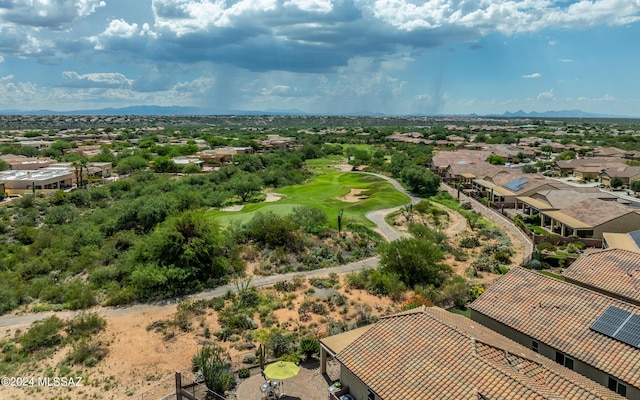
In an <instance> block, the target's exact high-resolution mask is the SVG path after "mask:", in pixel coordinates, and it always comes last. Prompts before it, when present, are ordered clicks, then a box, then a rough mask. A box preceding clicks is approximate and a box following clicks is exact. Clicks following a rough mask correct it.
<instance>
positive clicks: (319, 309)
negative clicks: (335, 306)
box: [311, 302, 329, 315]
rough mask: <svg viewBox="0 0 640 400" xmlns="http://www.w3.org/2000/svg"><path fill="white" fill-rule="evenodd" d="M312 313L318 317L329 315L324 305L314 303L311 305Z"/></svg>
mask: <svg viewBox="0 0 640 400" xmlns="http://www.w3.org/2000/svg"><path fill="white" fill-rule="evenodd" d="M311 312H312V313H314V314H318V315H327V314H329V309H328V308H327V306H326V304H324V303H318V302H315V303H312V304H311Z"/></svg>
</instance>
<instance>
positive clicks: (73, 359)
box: [67, 339, 108, 367]
mask: <svg viewBox="0 0 640 400" xmlns="http://www.w3.org/2000/svg"><path fill="white" fill-rule="evenodd" d="M107 352H108V350H107V347H106V346H104V345H103V343H102V342H100V341H97V342H87V341H86V340H85V339H81V340H80V341H79V342H77V343H76V344H74V345H73V349H72V350H71V352H70V353H69V355H68V356H67V362H69V363H71V364H84V365H86V366H87V367H93V366H95V365H96V364H97V363H98V361H100V360H102V359H103V358H104V357H105V356H106V355H107Z"/></svg>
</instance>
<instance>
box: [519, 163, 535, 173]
mask: <svg viewBox="0 0 640 400" xmlns="http://www.w3.org/2000/svg"><path fill="white" fill-rule="evenodd" d="M522 172H524V173H525V174H533V173H536V172H538V168H536V167H535V166H534V165H531V164H527V165H523V166H522Z"/></svg>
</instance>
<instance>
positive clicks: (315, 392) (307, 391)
mask: <svg viewBox="0 0 640 400" xmlns="http://www.w3.org/2000/svg"><path fill="white" fill-rule="evenodd" d="M339 377H340V367H339V364H338V362H337V361H334V360H331V361H329V362H328V363H327V374H326V375H323V374H322V373H321V372H320V362H319V361H318V360H315V359H312V360H309V361H304V362H301V363H300V372H299V373H298V375H296V376H295V377H293V378H289V379H286V380H284V386H281V387H282V388H283V389H284V390H283V392H284V393H286V396H283V397H281V399H283V400H297V399H299V400H326V399H327V397H328V389H327V388H328V387H329V385H331V383H333V382H334V381H336V380H338V378H339ZM264 382H265V380H264V378H263V377H262V375H260V373H257V374H256V375H252V376H251V377H249V378H247V379H244V380H243V381H242V382H240V384H239V385H238V388H237V390H236V397H237V398H238V399H243V400H261V399H262V393H261V391H260V387H261V386H262V384H263V383H264Z"/></svg>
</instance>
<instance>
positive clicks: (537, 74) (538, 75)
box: [522, 72, 542, 79]
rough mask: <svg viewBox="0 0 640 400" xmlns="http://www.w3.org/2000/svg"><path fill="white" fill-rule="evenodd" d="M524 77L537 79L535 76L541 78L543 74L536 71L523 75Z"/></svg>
mask: <svg viewBox="0 0 640 400" xmlns="http://www.w3.org/2000/svg"><path fill="white" fill-rule="evenodd" d="M522 77H523V78H525V79H535V78H541V77H542V74H540V73H539V72H534V73H533V74H529V75H522Z"/></svg>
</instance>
